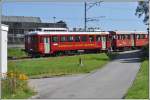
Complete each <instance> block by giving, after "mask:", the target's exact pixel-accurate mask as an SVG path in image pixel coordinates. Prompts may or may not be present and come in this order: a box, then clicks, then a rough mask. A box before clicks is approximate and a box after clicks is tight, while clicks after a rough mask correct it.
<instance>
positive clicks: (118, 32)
mask: <svg viewBox="0 0 150 100" xmlns="http://www.w3.org/2000/svg"><path fill="white" fill-rule="evenodd" d="M114 32H116V34H148V33H147V32H146V31H114Z"/></svg>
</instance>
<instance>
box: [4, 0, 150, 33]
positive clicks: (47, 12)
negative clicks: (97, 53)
mask: <svg viewBox="0 0 150 100" xmlns="http://www.w3.org/2000/svg"><path fill="white" fill-rule="evenodd" d="M88 5H89V4H88ZM137 5H138V3H137V2H102V3H101V4H100V5H95V6H93V7H92V8H90V9H89V10H88V11H87V18H94V17H95V18H96V17H98V20H97V21H89V22H88V23H87V27H100V28H101V29H102V30H105V31H108V30H123V31H135V30H136V31H146V28H147V26H146V25H145V24H144V23H143V17H142V18H138V17H137V16H135V10H136V7H137ZM2 15H7V16H34V17H40V18H41V20H42V21H43V22H54V18H53V17H56V19H55V21H60V20H63V21H65V22H66V24H67V26H68V27H69V29H72V28H74V27H76V28H80V27H81V28H84V2H74V3H73V2H5V3H3V5H2Z"/></svg>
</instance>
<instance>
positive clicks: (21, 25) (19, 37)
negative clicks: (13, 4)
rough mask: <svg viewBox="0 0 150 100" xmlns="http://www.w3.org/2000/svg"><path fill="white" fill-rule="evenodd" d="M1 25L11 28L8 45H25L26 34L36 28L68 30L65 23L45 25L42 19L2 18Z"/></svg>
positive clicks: (23, 17)
mask: <svg viewBox="0 0 150 100" xmlns="http://www.w3.org/2000/svg"><path fill="white" fill-rule="evenodd" d="M1 23H2V24H6V25H8V26H9V30H8V44H23V43H24V35H25V33H27V32H29V31H32V30H34V29H36V28H40V27H45V28H54V27H55V28H67V25H66V23H65V22H64V21H59V22H56V23H43V22H42V21H41V19H40V17H25V16H2V19H1Z"/></svg>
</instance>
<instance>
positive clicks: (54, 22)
mask: <svg viewBox="0 0 150 100" xmlns="http://www.w3.org/2000/svg"><path fill="white" fill-rule="evenodd" d="M53 19H54V28H55V19H56V17H55V16H54V17H53Z"/></svg>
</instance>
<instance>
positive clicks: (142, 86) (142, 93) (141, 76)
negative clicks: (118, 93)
mask: <svg viewBox="0 0 150 100" xmlns="http://www.w3.org/2000/svg"><path fill="white" fill-rule="evenodd" d="M148 67H149V64H148V60H144V61H143V62H142V65H141V68H140V70H139V72H138V74H137V77H136V79H135V81H134V83H133V85H132V87H131V88H130V89H129V90H128V92H127V95H126V97H125V98H127V99H148V95H149V92H148V89H149V85H148V84H149V82H148V76H149V75H148V71H149V69H148Z"/></svg>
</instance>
